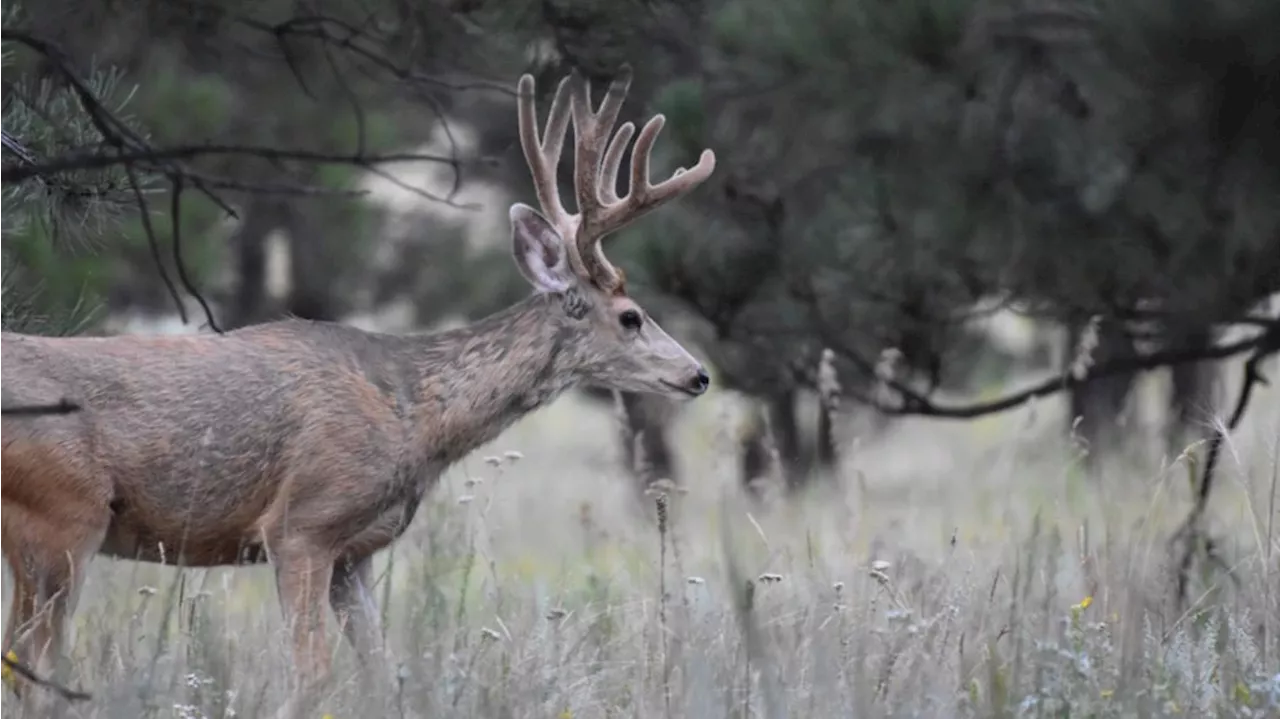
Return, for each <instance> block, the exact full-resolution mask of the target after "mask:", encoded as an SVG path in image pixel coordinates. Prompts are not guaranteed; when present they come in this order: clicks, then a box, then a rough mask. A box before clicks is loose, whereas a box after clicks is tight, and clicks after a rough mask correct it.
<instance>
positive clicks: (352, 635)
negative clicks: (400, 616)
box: [329, 556, 391, 695]
mask: <svg viewBox="0 0 1280 719" xmlns="http://www.w3.org/2000/svg"><path fill="white" fill-rule="evenodd" d="M329 605H330V606H331V607H332V608H333V613H334V616H336V617H337V619H338V625H339V626H340V627H342V633H343V635H344V636H345V637H346V639H347V641H348V642H350V643H351V646H352V647H353V648H354V649H355V650H356V656H357V658H358V660H359V662H360V673H361V676H362V678H363V680H364V683H365V685H366V689H367V690H369V691H371V692H372V694H371V695H379V692H381V691H383V690H385V689H386V687H385V686H383V685H381V683H382V682H385V681H387V680H389V679H390V678H391V677H390V670H389V665H388V663H387V657H386V650H385V647H384V646H383V641H382V629H381V618H380V617H379V612H378V602H377V600H376V599H375V598H374V596H373V558H372V556H368V557H364V558H362V559H358V560H349V559H340V560H338V562H337V564H336V565H335V566H334V570H333V579H332V581H331V582H330V584H329Z"/></svg>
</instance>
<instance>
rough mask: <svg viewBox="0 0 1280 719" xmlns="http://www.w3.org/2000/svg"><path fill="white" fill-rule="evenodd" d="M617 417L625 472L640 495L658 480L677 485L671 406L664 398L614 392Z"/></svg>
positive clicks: (678, 479)
mask: <svg viewBox="0 0 1280 719" xmlns="http://www.w3.org/2000/svg"><path fill="white" fill-rule="evenodd" d="M613 395H614V402H615V403H616V406H617V408H618V413H619V415H620V420H621V421H620V427H619V441H620V443H621V445H622V455H623V461H624V463H625V465H626V468H627V471H628V472H630V473H631V475H632V477H633V478H634V480H635V484H636V488H637V489H638V490H640V492H641V493H643V491H644V490H645V489H646V488H647V487H648V486H649V485H650V484H652V483H654V482H656V481H658V480H659V479H668V480H671V481H672V482H676V483H679V481H680V478H679V477H678V476H676V469H675V461H674V459H673V457H672V453H671V445H670V443H669V442H668V440H667V424H668V423H669V420H670V415H671V410H672V407H671V402H670V400H667V399H665V398H663V397H658V396H655V395H650V394H643V393H637V392H618V391H615V392H614V393H613Z"/></svg>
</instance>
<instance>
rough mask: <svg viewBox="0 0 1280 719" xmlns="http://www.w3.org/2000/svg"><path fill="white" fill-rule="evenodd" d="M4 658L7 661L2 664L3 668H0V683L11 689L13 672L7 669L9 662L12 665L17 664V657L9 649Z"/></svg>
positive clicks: (13, 678)
mask: <svg viewBox="0 0 1280 719" xmlns="http://www.w3.org/2000/svg"><path fill="white" fill-rule="evenodd" d="M4 658H5V659H7V660H8V661H6V662H5V663H4V666H3V667H0V682H4V683H5V684H6V685H8V686H9V687H10V688H13V685H14V682H15V680H16V678H15V677H14V676H13V670H12V669H10V668H9V662H13V663H14V664H17V663H18V655H17V654H15V653H14V651H13V650H12V649H10V650H9V651H8V652H7V653H6V654H5V655H4Z"/></svg>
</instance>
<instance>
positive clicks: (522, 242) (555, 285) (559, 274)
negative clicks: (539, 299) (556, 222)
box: [510, 202, 574, 292]
mask: <svg viewBox="0 0 1280 719" xmlns="http://www.w3.org/2000/svg"><path fill="white" fill-rule="evenodd" d="M510 214H511V242H512V252H513V253H514V254H515V258H516V266H517V267H519V268H520V274H522V275H524V276H525V279H527V280H529V283H530V284H532V285H533V286H534V287H535V288H537V289H538V290H539V291H541V292H563V291H565V290H567V289H569V286H570V285H572V284H573V282H574V276H573V271H572V270H571V269H570V268H569V257H568V255H567V254H566V252H565V247H564V240H562V239H561V238H560V233H559V232H556V228H554V227H552V226H551V223H550V222H547V219H546V218H545V217H543V216H542V215H540V214H538V211H537V210H535V209H533V208H532V207H529V206H528V205H526V204H523V203H520V202H517V203H516V204H514V205H512V206H511V213H510Z"/></svg>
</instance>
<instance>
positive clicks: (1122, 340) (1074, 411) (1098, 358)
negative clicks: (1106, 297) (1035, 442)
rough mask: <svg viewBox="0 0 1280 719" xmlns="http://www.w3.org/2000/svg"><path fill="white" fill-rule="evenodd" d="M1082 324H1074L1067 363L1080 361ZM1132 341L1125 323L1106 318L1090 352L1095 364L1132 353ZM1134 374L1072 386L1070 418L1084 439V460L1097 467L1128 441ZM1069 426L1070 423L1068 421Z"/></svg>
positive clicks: (1078, 434)
mask: <svg viewBox="0 0 1280 719" xmlns="http://www.w3.org/2000/svg"><path fill="white" fill-rule="evenodd" d="M1084 332H1085V329H1084V327H1083V326H1076V327H1073V328H1071V341H1070V342H1069V343H1068V352H1070V353H1071V354H1070V355H1069V356H1068V357H1067V363H1068V364H1069V365H1070V364H1072V363H1075V362H1077V361H1078V359H1079V358H1078V356H1077V355H1079V354H1081V352H1080V345H1081V337H1082V335H1083V334H1084ZM1133 352H1134V347H1133V341H1132V339H1131V338H1130V337H1129V336H1128V335H1127V334H1126V333H1125V330H1124V327H1123V325H1121V324H1120V323H1118V322H1113V321H1110V320H1104V321H1102V322H1100V323H1099V324H1098V328H1097V344H1096V346H1095V347H1094V348H1093V350H1092V352H1090V353H1089V354H1090V357H1091V359H1092V365H1093V366H1097V365H1100V364H1104V363H1106V362H1110V361H1113V360H1115V359H1117V358H1120V357H1124V356H1129V355H1132V354H1133ZM1133 382H1134V375H1133V374H1131V373H1130V374H1120V375H1112V376H1109V377H1103V378H1101V379H1097V380H1094V381H1092V382H1088V383H1085V384H1082V385H1079V386H1076V387H1073V388H1072V389H1071V390H1070V393H1069V394H1070V401H1071V416H1070V418H1069V420H1070V422H1071V423H1073V424H1074V425H1075V435H1076V437H1078V438H1079V439H1081V440H1083V441H1084V443H1085V446H1086V448H1087V450H1088V452H1087V454H1086V455H1085V462H1086V464H1087V465H1088V466H1089V467H1090V468H1091V469H1095V468H1096V467H1097V462H1098V460H1099V459H1100V458H1102V457H1104V456H1106V455H1108V454H1111V453H1113V452H1115V451H1117V450H1119V449H1120V448H1121V447H1123V445H1124V442H1125V434H1124V433H1125V429H1124V419H1125V416H1124V415H1125V408H1126V405H1127V404H1128V401H1129V394H1130V392H1131V391H1132V389H1133ZM1069 426H1070V425H1069Z"/></svg>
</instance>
